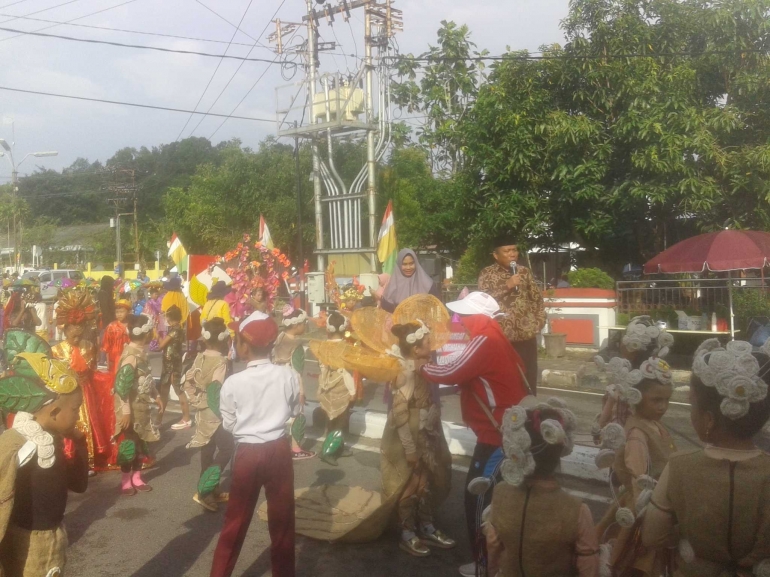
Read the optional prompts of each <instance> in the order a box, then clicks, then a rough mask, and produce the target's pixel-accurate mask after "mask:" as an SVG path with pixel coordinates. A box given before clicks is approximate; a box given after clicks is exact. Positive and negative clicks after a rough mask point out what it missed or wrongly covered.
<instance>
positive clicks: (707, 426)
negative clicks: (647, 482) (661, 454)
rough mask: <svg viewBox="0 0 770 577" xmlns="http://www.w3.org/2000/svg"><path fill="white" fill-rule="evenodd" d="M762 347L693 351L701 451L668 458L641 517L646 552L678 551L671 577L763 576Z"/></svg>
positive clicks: (768, 561)
mask: <svg viewBox="0 0 770 577" xmlns="http://www.w3.org/2000/svg"><path fill="white" fill-rule="evenodd" d="M768 353H770V347H768V346H767V345H765V346H764V347H762V351H761V352H758V353H755V352H753V347H752V346H751V344H750V343H746V342H740V341H733V342H731V343H728V344H727V346H726V348H723V347H722V345H721V343H719V341H717V339H710V340H708V341H706V342H705V343H703V345H701V347H700V348H699V349H698V351H696V353H695V361H694V363H693V375H692V380H691V382H690V403H691V404H690V415H691V419H692V424H693V428H694V429H695V432H696V433H697V434H698V437H699V438H700V440H701V441H702V442H703V443H705V444H706V446H705V448H703V449H694V450H690V451H682V452H680V453H676V454H675V455H672V456H671V460H670V461H669V464H668V466H667V467H666V468H665V469H664V471H663V474H662V475H661V477H660V481H659V482H658V485H657V486H656V487H655V490H654V492H653V495H652V501H651V505H650V507H649V508H648V511H647V513H646V515H645V519H644V524H643V527H642V540H643V542H644V544H645V545H647V546H648V547H662V548H667V547H674V548H676V549H677V550H678V555H677V559H676V571H677V573H676V575H681V576H683V577H696V576H697V577H717V576H720V575H739V576H744V575H755V576H758V577H766V576H767V575H770V456H769V455H767V454H766V453H763V452H762V451H760V450H759V449H758V448H757V447H756V446H755V445H754V443H753V442H752V439H753V438H754V436H755V435H756V434H757V433H759V432H760V431H761V430H762V428H763V427H764V426H765V424H766V423H767V421H768V418H769V417H770V399H769V398H768V395H767V391H768V382H770V374H769V372H768V371H770V356H768Z"/></svg>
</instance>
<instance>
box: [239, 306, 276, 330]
mask: <svg viewBox="0 0 770 577" xmlns="http://www.w3.org/2000/svg"><path fill="white" fill-rule="evenodd" d="M269 318H270V315H268V314H265V313H263V312H262V311H254V312H253V313H251V314H250V315H249V316H247V317H246V318H245V319H243V320H242V321H241V324H240V325H238V331H239V332H240V331H243V329H245V328H246V326H247V325H248V324H250V323H251V322H253V321H264V320H265V319H269Z"/></svg>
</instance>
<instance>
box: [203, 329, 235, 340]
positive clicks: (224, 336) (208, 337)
mask: <svg viewBox="0 0 770 577" xmlns="http://www.w3.org/2000/svg"><path fill="white" fill-rule="evenodd" d="M201 336H202V337H203V340H205V341H210V340H211V333H210V332H209V331H207V330H206V329H201ZM229 336H230V332H229V331H228V330H227V329H225V330H223V331H222V332H221V333H219V334H218V335H217V340H218V341H219V342H220V343H223V342H225V341H226V340H227V337H229Z"/></svg>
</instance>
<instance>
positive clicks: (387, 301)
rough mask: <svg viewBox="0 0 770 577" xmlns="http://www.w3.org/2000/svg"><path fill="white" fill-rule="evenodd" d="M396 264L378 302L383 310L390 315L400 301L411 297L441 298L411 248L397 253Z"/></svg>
mask: <svg viewBox="0 0 770 577" xmlns="http://www.w3.org/2000/svg"><path fill="white" fill-rule="evenodd" d="M396 262H397V264H398V266H397V267H396V268H395V269H394V270H393V274H392V275H391V277H390V281H389V282H388V285H387V286H386V287H385V291H384V292H383V294H382V299H381V300H380V306H381V307H382V308H383V309H384V310H386V311H388V312H389V313H392V312H393V311H395V310H396V307H397V306H398V305H400V304H401V302H402V301H405V300H406V299H408V298H409V297H410V296H412V295H418V294H432V295H433V296H435V297H437V298H441V290H440V289H439V287H438V286H437V285H436V283H435V282H433V279H432V278H430V275H428V273H427V272H425V269H423V268H422V266H420V263H419V261H418V260H417V255H416V254H415V252H414V251H413V250H412V249H411V248H405V249H404V250H402V251H401V252H399V253H398V257H397V259H396Z"/></svg>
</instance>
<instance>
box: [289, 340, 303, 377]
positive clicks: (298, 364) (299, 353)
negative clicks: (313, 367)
mask: <svg viewBox="0 0 770 577" xmlns="http://www.w3.org/2000/svg"><path fill="white" fill-rule="evenodd" d="M291 366H292V367H293V368H294V370H295V371H297V372H298V373H299V374H300V375H301V374H302V371H304V370H305V347H303V346H302V345H300V346H298V347H297V348H296V349H294V352H293V353H292V355H291Z"/></svg>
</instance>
